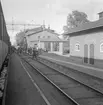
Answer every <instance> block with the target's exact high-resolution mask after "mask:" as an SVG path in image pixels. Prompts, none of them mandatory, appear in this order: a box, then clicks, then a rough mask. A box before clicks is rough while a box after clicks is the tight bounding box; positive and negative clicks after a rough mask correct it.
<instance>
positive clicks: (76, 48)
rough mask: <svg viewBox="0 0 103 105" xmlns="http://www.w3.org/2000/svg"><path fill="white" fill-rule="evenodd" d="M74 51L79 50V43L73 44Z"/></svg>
mask: <svg viewBox="0 0 103 105" xmlns="http://www.w3.org/2000/svg"><path fill="white" fill-rule="evenodd" d="M75 51H80V44H79V43H76V44H75Z"/></svg>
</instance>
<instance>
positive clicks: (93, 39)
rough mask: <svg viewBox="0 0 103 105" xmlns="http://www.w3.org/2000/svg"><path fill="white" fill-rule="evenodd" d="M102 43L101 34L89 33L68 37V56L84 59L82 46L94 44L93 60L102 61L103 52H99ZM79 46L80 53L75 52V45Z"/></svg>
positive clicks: (102, 37)
mask: <svg viewBox="0 0 103 105" xmlns="http://www.w3.org/2000/svg"><path fill="white" fill-rule="evenodd" d="M102 42H103V32H98V33H91V34H86V35H80V36H73V37H70V55H72V56H79V57H84V44H88V45H90V44H92V43H93V44H94V45H95V47H94V56H95V59H103V52H100V44H101V43H102ZM76 43H79V44H80V51H76V50H75V44H76Z"/></svg>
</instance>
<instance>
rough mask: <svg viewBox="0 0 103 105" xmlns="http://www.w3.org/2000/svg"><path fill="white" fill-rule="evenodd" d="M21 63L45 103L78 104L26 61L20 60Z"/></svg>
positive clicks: (56, 104)
mask: <svg viewBox="0 0 103 105" xmlns="http://www.w3.org/2000/svg"><path fill="white" fill-rule="evenodd" d="M22 65H23V67H24V68H25V70H26V72H27V74H28V75H29V77H30V78H31V80H32V81H33V83H34V84H36V85H35V86H36V87H37V88H39V89H38V91H39V92H40V94H41V96H42V97H43V98H44V100H45V102H46V104H47V105H79V104H78V103H77V102H76V101H75V100H74V99H72V98H71V97H69V96H68V95H66V94H65V93H63V92H62V91H61V90H60V89H58V87H57V86H54V84H53V83H51V82H52V81H51V80H49V79H48V78H46V77H45V76H44V75H43V74H42V73H41V72H40V71H38V69H37V68H35V67H33V66H32V65H31V64H30V63H29V62H28V61H25V60H24V59H23V60H22Z"/></svg>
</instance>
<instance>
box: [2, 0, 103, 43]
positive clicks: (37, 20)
mask: <svg viewBox="0 0 103 105" xmlns="http://www.w3.org/2000/svg"><path fill="white" fill-rule="evenodd" d="M1 3H2V7H3V11H4V16H5V20H6V23H7V24H9V23H11V22H12V19H13V22H14V23H17V24H18V23H19V24H20V23H21V24H22V23H25V24H43V20H44V21H45V25H46V27H48V25H50V27H51V29H54V30H56V32H57V33H62V32H63V26H64V25H66V19H67V15H68V13H71V12H72V11H73V10H78V11H81V12H85V13H86V14H87V15H88V19H89V20H91V21H94V20H97V19H98V14H97V13H99V12H101V11H103V0H1ZM9 27H10V26H9ZM18 27H19V26H18ZM26 28H28V27H26ZM21 29H23V27H20V28H19V29H18V30H14V31H13V32H12V30H10V28H8V33H9V35H10V38H11V41H12V43H15V35H16V33H17V32H20V30H21Z"/></svg>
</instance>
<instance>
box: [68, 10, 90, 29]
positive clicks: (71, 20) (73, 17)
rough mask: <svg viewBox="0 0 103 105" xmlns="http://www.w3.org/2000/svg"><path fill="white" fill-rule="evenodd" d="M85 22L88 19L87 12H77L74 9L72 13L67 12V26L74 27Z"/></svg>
mask: <svg viewBox="0 0 103 105" xmlns="http://www.w3.org/2000/svg"><path fill="white" fill-rule="evenodd" d="M86 22H89V20H88V19H87V14H85V13H84V12H79V11H77V10H75V11H72V13H71V14H68V16H67V27H68V28H74V27H77V26H78V25H80V24H83V23H86Z"/></svg>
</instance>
